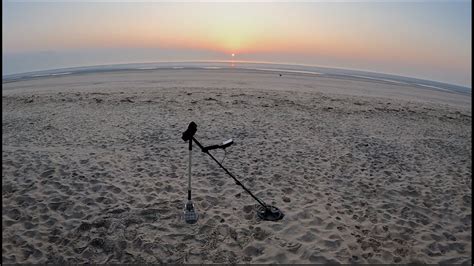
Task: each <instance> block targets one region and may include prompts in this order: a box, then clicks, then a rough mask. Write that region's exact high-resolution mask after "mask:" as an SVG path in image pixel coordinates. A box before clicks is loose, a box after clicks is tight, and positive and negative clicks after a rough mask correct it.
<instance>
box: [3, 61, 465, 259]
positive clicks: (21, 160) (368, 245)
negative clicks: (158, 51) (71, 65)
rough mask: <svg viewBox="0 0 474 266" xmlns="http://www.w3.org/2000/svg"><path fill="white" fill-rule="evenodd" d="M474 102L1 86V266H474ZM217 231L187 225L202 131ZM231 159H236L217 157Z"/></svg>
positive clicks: (291, 78) (232, 80)
mask: <svg viewBox="0 0 474 266" xmlns="http://www.w3.org/2000/svg"><path fill="white" fill-rule="evenodd" d="M471 115H472V110H471V96H470V95H461V94H456V93H451V92H443V91H436V90H432V89H430V88H422V87H412V86H408V85H404V84H395V83H390V82H383V81H370V80H364V79H358V78H355V77H354V78H345V79H343V78H340V79H336V78H331V77H325V76H324V75H310V74H303V73H299V74H298V73H293V74H288V73H287V74H284V75H283V76H281V77H280V76H279V75H278V73H274V72H268V71H244V70H224V69H222V70H217V69H213V70H142V71H120V72H119V71H117V72H110V73H95V74H94V73H91V74H78V75H70V76H68V75H65V76H57V77H49V78H37V79H31V80H24V81H17V82H11V83H4V84H3V86H2V130H3V134H2V149H3V152H2V170H3V171H2V200H3V201H2V263H4V264H5V263H55V264H63V263H429V264H432V263H463V264H471V263H472V253H471V241H472V227H471V219H472V209H471V202H472V187H471V174H472V169H471V166H472V150H471V145H472V141H471V139H472V131H471V125H472V118H471V117H472V116H471ZM191 121H194V122H196V124H197V125H198V131H197V133H196V138H197V139H198V140H200V141H201V142H202V143H203V144H205V145H210V144H218V143H220V142H222V141H224V140H226V139H228V138H233V140H234V142H235V143H234V145H233V146H232V147H230V148H228V149H227V154H226V158H225V160H224V163H223V164H224V165H225V166H226V167H227V168H228V169H229V170H230V171H231V172H232V173H234V174H235V175H236V176H237V177H238V178H240V180H241V181H242V183H244V184H245V185H246V186H247V187H249V188H250V189H251V190H252V192H254V193H255V194H256V195H257V196H258V197H260V198H262V199H263V200H264V201H265V202H267V203H269V204H274V205H276V206H278V207H279V208H280V209H281V210H282V211H283V212H284V213H285V217H284V219H283V220H281V221H278V222H268V221H261V220H259V219H258V218H257V217H256V215H255V208H256V205H255V204H256V202H255V201H254V200H253V199H252V198H251V197H250V196H249V195H247V194H246V193H245V192H244V191H243V190H242V189H241V188H240V187H239V186H237V185H236V184H235V183H234V182H233V180H232V179H231V178H229V177H228V176H227V175H225V173H224V172H223V171H222V170H221V169H220V168H218V166H217V164H215V163H214V162H213V161H212V160H211V159H210V158H209V157H207V156H206V155H205V154H203V153H201V152H200V151H199V150H197V149H195V151H194V153H193V199H194V202H195V203H196V207H197V210H198V212H199V214H200V219H199V221H198V223H197V224H194V225H189V224H186V223H184V221H183V220H182V217H181V215H182V210H183V204H184V203H185V202H186V196H187V165H188V157H187V156H188V150H187V144H186V143H184V142H183V140H182V139H181V134H182V132H183V131H184V130H185V129H186V128H187V126H188V124H189V122H191ZM212 153H213V154H214V155H215V156H216V158H217V159H219V160H221V159H222V158H223V156H224V153H223V152H222V151H220V150H217V151H212Z"/></svg>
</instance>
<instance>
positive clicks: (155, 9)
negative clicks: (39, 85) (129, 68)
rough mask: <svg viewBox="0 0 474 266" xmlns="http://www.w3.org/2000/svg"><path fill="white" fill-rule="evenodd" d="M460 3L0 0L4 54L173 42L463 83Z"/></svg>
mask: <svg viewBox="0 0 474 266" xmlns="http://www.w3.org/2000/svg"><path fill="white" fill-rule="evenodd" d="M461 4H463V3H461ZM466 4H467V5H468V6H469V10H470V2H469V3H464V6H463V5H461V6H459V3H458V5H456V4H454V5H448V4H446V3H438V4H436V3H435V4H430V3H424V4H423V3H296V4H293V3H260V4H250V3H227V4H223V3H146V2H144V3H34V2H33V3H15V2H7V5H5V4H4V12H5V13H4V14H5V15H6V16H5V17H4V19H3V30H4V33H3V37H4V42H3V48H4V53H5V51H6V52H7V53H24V52H35V51H48V50H52V51H63V50H77V49H96V48H136V49H143V48H162V49H166V48H168V49H176V48H179V49H194V50H196V49H197V50H207V51H213V52H217V53H222V54H226V55H230V54H232V53H235V54H236V58H239V57H241V58H246V59H250V60H251V59H252V58H251V56H250V55H257V54H262V55H263V54H272V55H273V56H275V57H276V58H275V60H274V61H279V60H278V55H282V56H284V57H285V58H290V59H291V55H294V59H295V62H296V61H298V60H299V59H298V58H305V57H307V58H313V59H314V60H315V61H314V62H304V63H312V64H314V65H318V64H320V63H321V62H318V60H317V59H318V58H319V57H324V58H326V59H327V60H326V61H328V62H329V63H330V62H331V60H330V59H331V58H333V59H334V63H335V64H336V63H337V64H339V65H337V66H338V67H344V65H341V64H344V62H347V65H351V66H356V67H357V66H358V65H360V66H361V67H362V66H369V68H370V64H372V63H373V62H375V63H376V65H377V68H380V66H383V64H387V69H391V68H390V67H391V66H390V64H393V65H403V64H407V66H408V65H409V66H411V68H410V71H411V70H412V69H414V68H413V66H417V67H419V68H422V69H420V73H429V72H430V71H429V68H437V72H436V71H435V72H436V73H439V72H440V71H442V70H443V69H447V70H448V69H453V70H456V71H459V70H461V71H464V72H466V78H465V80H464V81H463V82H462V83H470V79H471V76H470V65H471V60H470V57H471V48H470V46H471V41H470V36H471V28H470V23H469V25H468V23H467V22H469V21H470V19H471V14H470V11H468V12H466V11H465V5H466ZM248 57H250V58H248ZM203 59H213V58H203ZM255 59H257V58H255ZM335 66H336V65H335ZM365 68H367V67H365ZM376 70H378V69H376ZM415 70H416V69H415ZM382 71H383V69H382ZM467 72H469V74H467ZM433 73H434V72H433ZM458 83H459V82H458Z"/></svg>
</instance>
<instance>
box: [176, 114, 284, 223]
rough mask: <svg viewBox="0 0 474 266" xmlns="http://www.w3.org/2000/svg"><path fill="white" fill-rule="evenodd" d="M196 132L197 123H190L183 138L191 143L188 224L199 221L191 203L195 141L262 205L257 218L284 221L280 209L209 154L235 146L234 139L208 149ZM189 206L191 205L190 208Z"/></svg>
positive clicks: (186, 212)
mask: <svg viewBox="0 0 474 266" xmlns="http://www.w3.org/2000/svg"><path fill="white" fill-rule="evenodd" d="M196 131H197V125H196V123H194V122H191V123H189V126H188V129H186V131H184V132H183V136H182V139H183V140H184V141H189V186H188V203H187V204H186V206H185V210H184V217H185V221H186V222H187V223H195V222H197V219H198V215H197V212H196V210H195V208H194V205H193V204H192V201H191V150H192V142H193V141H194V143H196V145H198V147H199V148H201V151H202V152H204V153H206V154H207V155H209V156H210V157H211V158H212V159H213V160H214V161H215V162H216V163H217V164H218V165H219V166H220V167H221V168H222V169H223V170H224V171H225V172H226V173H227V174H228V175H229V176H230V177H232V179H234V181H235V183H236V184H237V185H239V186H241V187H242V188H243V189H244V190H245V191H246V192H247V193H248V194H249V195H250V196H252V198H254V199H255V200H256V201H257V202H258V203H259V204H260V206H259V208H258V209H257V216H258V217H259V218H260V219H262V220H265V221H278V220H281V219H283V217H284V216H285V215H284V214H283V212H282V211H280V209H278V208H277V207H275V206H272V205H268V204H265V203H264V202H263V201H262V200H260V199H259V198H257V197H256V196H255V195H254V194H252V192H250V190H248V189H247V188H246V187H245V186H244V185H243V184H242V183H241V182H240V181H239V180H237V178H236V177H235V176H234V175H233V174H232V173H231V172H229V170H227V169H226V168H225V167H224V166H223V165H222V164H221V163H220V162H219V161H218V160H217V159H216V158H214V156H212V154H210V153H209V151H210V150H213V149H219V148H220V149H225V148H227V147H229V146H230V145H232V144H233V141H232V139H230V140H228V141H225V142H224V143H222V144H221V145H211V146H208V147H204V146H202V145H201V143H199V141H197V140H196V139H195V138H194V134H196ZM189 204H191V205H190V206H188V205H189ZM188 207H189V209H188ZM186 217H189V218H186Z"/></svg>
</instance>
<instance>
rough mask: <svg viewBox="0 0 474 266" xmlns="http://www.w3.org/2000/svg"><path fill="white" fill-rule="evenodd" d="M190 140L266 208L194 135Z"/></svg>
mask: <svg viewBox="0 0 474 266" xmlns="http://www.w3.org/2000/svg"><path fill="white" fill-rule="evenodd" d="M192 140H193V141H194V142H195V143H196V145H198V146H199V148H201V150H202V151H203V152H204V153H207V155H209V156H210V157H211V158H212V159H213V160H214V161H215V162H216V163H217V164H218V165H219V166H220V167H221V168H222V169H224V171H225V172H226V173H227V174H228V175H229V176H230V177H232V179H234V181H235V183H236V184H237V185H239V186H241V187H242V188H243V189H244V190H245V191H246V192H247V193H249V195H250V196H252V198H254V199H255V200H256V201H257V202H258V203H260V205H262V207H264V208H265V209H266V208H267V205H266V204H265V203H263V202H262V201H261V200H259V199H258V198H257V197H255V195H253V194H252V192H250V190H248V189H247V188H246V187H245V186H244V185H243V184H242V183H240V181H239V180H237V178H235V176H234V175H233V174H232V173H231V172H229V170H227V169H226V168H225V167H224V166H223V165H222V164H221V163H220V162H219V161H218V160H217V159H216V158H214V156H212V154H210V153H209V151H207V150H206V149H204V147H203V146H202V145H201V143H199V141H197V140H196V139H195V138H194V137H192Z"/></svg>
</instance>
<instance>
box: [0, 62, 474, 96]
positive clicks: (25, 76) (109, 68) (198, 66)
mask: <svg viewBox="0 0 474 266" xmlns="http://www.w3.org/2000/svg"><path fill="white" fill-rule="evenodd" d="M148 70H176V71H179V70H251V71H266V72H281V73H282V74H286V75H288V74H292V75H296V74H306V75H325V76H329V77H339V78H352V79H362V80H370V81H375V82H383V83H388V84H390V83H394V84H406V85H411V86H419V87H424V88H430V89H434V90H440V91H448V92H454V93H459V94H464V95H471V94H472V89H471V88H468V87H463V86H459V85H453V84H447V83H442V82H437V81H430V80H423V79H418V78H411V77H403V76H397V75H391V74H383V73H374V72H367V71H359V70H349V69H338V68H328V67H317V66H308V65H295V64H276V63H256V62H255V63H254V62H245V61H199V62H160V63H139V64H138V63H132V64H116V65H99V66H86V67H73V68H61V69H51V70H42V71H34V72H26V73H19V74H11V75H5V76H2V83H3V84H4V83H11V82H17V81H22V80H30V79H38V78H48V77H58V76H64V75H75V74H87V73H103V72H116V71H148Z"/></svg>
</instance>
